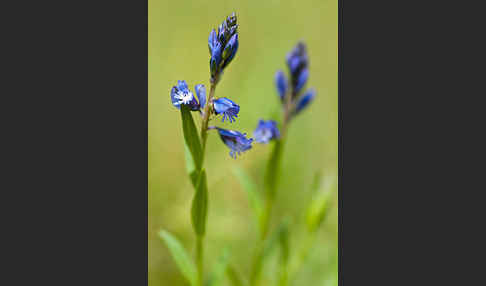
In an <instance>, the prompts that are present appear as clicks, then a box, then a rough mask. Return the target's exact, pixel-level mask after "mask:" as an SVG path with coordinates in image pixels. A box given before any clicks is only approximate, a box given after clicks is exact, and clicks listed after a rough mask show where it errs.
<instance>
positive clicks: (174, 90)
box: [170, 86, 181, 109]
mask: <svg viewBox="0 0 486 286" xmlns="http://www.w3.org/2000/svg"><path fill="white" fill-rule="evenodd" d="M177 92H178V89H177V87H175V86H173V87H172V89H171V91H170V98H171V100H172V105H174V106H175V107H177V108H179V109H180V108H181V104H180V102H179V100H178V99H175V98H174V96H175V95H176V93H177Z"/></svg>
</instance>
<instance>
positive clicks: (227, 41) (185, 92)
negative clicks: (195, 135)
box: [170, 13, 253, 158]
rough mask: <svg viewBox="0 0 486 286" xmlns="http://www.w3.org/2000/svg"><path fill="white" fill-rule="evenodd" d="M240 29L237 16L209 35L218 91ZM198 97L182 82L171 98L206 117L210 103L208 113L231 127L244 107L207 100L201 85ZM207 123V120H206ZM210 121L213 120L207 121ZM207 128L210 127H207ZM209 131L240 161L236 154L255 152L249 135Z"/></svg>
mask: <svg viewBox="0 0 486 286" xmlns="http://www.w3.org/2000/svg"><path fill="white" fill-rule="evenodd" d="M237 28H238V25H237V24H236V15H235V13H233V14H231V16H229V17H227V18H226V20H224V21H223V23H222V24H221V25H220V26H219V28H218V32H217V33H216V31H215V30H214V29H213V30H212V31H211V33H210V34H209V41H208V44H209V53H210V55H211V59H210V61H209V63H210V64H209V65H210V71H211V85H212V86H213V87H214V86H215V85H216V84H217V83H218V80H219V78H220V75H221V74H222V73H223V70H224V68H225V67H227V66H228V64H229V63H230V62H231V60H233V58H234V57H235V54H236V51H237V50H238V33H237ZM194 90H195V92H196V96H197V99H196V97H195V96H194V95H193V93H192V92H191V91H190V90H189V88H188V86H187V83H186V82H185V81H184V80H179V81H178V83H177V85H175V86H173V87H172V90H171V93H170V97H171V99H172V104H173V105H174V106H175V107H177V108H180V106H181V105H182V104H183V105H187V106H189V107H190V110H192V111H199V112H200V113H201V114H203V112H202V110H203V108H204V106H205V105H206V102H208V110H209V114H207V116H211V115H213V114H214V115H222V122H224V121H225V120H229V121H230V122H231V123H233V122H235V121H236V118H237V117H238V113H239V112H240V106H239V105H238V104H236V103H235V102H234V101H232V100H231V99H229V98H226V97H221V98H215V99H213V98H211V95H209V98H206V88H205V87H204V85H202V84H198V85H196V86H195V88H194ZM203 120H204V116H203ZM207 120H209V117H208V118H207ZM206 126H207V125H206ZM208 129H216V130H218V132H219V135H220V137H221V140H222V141H223V143H224V144H226V145H227V146H228V147H229V148H230V149H231V151H230V156H231V157H233V158H236V154H238V155H239V154H241V152H244V151H246V150H249V149H251V143H252V142H253V139H252V138H250V139H247V138H246V133H240V132H238V131H234V130H226V129H223V128H219V127H214V126H212V127H209V128H208Z"/></svg>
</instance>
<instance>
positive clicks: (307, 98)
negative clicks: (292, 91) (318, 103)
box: [294, 89, 316, 115]
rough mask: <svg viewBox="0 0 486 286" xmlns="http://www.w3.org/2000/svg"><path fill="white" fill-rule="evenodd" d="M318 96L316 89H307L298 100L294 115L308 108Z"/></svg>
mask: <svg viewBox="0 0 486 286" xmlns="http://www.w3.org/2000/svg"><path fill="white" fill-rule="evenodd" d="M315 96H316V91H315V90H314V89H309V90H307V91H306V92H305V93H304V95H302V96H301V97H300V98H299V100H298V101H297V105H296V106H295V111H294V115H297V114H298V113H299V112H301V111H302V110H303V109H304V108H306V107H307V106H308V105H309V104H310V103H311V102H312V100H314V97H315Z"/></svg>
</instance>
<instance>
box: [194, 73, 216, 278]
mask: <svg viewBox="0 0 486 286" xmlns="http://www.w3.org/2000/svg"><path fill="white" fill-rule="evenodd" d="M215 90H216V81H214V82H213V81H211V87H210V90H209V95H208V98H207V100H206V106H205V107H204V113H203V118H202V124H201V140H202V146H201V147H202V158H201V170H202V168H203V166H204V158H205V157H206V156H205V153H206V141H207V138H208V124H209V116H210V115H211V111H212V110H211V106H212V102H213V97H214V92H215ZM201 170H198V172H201ZM196 236H197V241H196V265H197V277H198V279H197V280H198V282H197V283H198V284H197V285H198V286H203V285H204V262H203V261H204V245H203V243H204V236H203V235H196Z"/></svg>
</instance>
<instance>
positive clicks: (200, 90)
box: [194, 84, 206, 108]
mask: <svg viewBox="0 0 486 286" xmlns="http://www.w3.org/2000/svg"><path fill="white" fill-rule="evenodd" d="M194 90H195V91H196V95H197V99H199V104H200V106H201V108H204V106H205V105H206V87H205V86H204V85H203V84H197V85H196V86H195V87H194Z"/></svg>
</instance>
